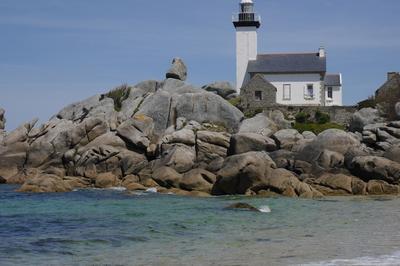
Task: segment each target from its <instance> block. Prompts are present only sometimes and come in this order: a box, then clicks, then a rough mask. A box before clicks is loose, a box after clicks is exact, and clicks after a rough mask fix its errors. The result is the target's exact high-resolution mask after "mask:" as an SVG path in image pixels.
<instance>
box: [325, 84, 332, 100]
mask: <svg viewBox="0 0 400 266" xmlns="http://www.w3.org/2000/svg"><path fill="white" fill-rule="evenodd" d="M329 90H330V91H331V97H329ZM326 98H327V99H328V100H332V99H333V87H332V86H329V87H327V88H326Z"/></svg>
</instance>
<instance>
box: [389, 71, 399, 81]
mask: <svg viewBox="0 0 400 266" xmlns="http://www.w3.org/2000/svg"><path fill="white" fill-rule="evenodd" d="M396 75H400V73H399V72H388V73H387V80H388V81H389V80H391V79H392V78H393V77H394V76H396Z"/></svg>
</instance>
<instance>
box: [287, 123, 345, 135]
mask: <svg viewBox="0 0 400 266" xmlns="http://www.w3.org/2000/svg"><path fill="white" fill-rule="evenodd" d="M293 128H294V129H296V130H297V131H299V132H300V133H303V132H304V131H311V132H314V133H315V134H316V135H318V134H319V133H321V132H323V131H325V130H327V129H331V128H337V129H341V130H344V129H345V127H344V126H343V125H339V124H336V123H325V124H319V123H295V124H294V125H293Z"/></svg>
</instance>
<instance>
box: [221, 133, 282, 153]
mask: <svg viewBox="0 0 400 266" xmlns="http://www.w3.org/2000/svg"><path fill="white" fill-rule="evenodd" d="M276 149H277V147H276V143H275V141H274V140H273V139H271V138H269V137H266V136H263V135H260V134H256V133H238V134H235V135H233V136H232V137H231V144H230V148H229V154H240V153H246V152H249V151H267V152H271V151H275V150H276Z"/></svg>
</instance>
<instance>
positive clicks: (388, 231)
mask: <svg viewBox="0 0 400 266" xmlns="http://www.w3.org/2000/svg"><path fill="white" fill-rule="evenodd" d="M14 189H15V187H13V186H8V185H2V186H0V265H400V253H399V251H400V231H399V225H400V207H399V206H400V200H399V199H397V198H369V199H366V198H330V199H325V200H298V199H297V200H294V199H287V198H276V199H268V198H240V197H222V198H205V199H203V198H187V197H177V196H172V195H158V194H137V195H135V194H129V193H127V192H124V191H115V190H81V191H76V192H72V193H66V194H19V193H15V192H13V191H14ZM239 201H241V202H243V201H244V202H248V203H251V204H253V205H254V206H257V207H261V206H269V207H270V209H271V210H272V211H271V213H254V212H247V211H232V210H226V209H224V208H225V207H226V206H228V205H230V204H231V203H234V202H239Z"/></svg>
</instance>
